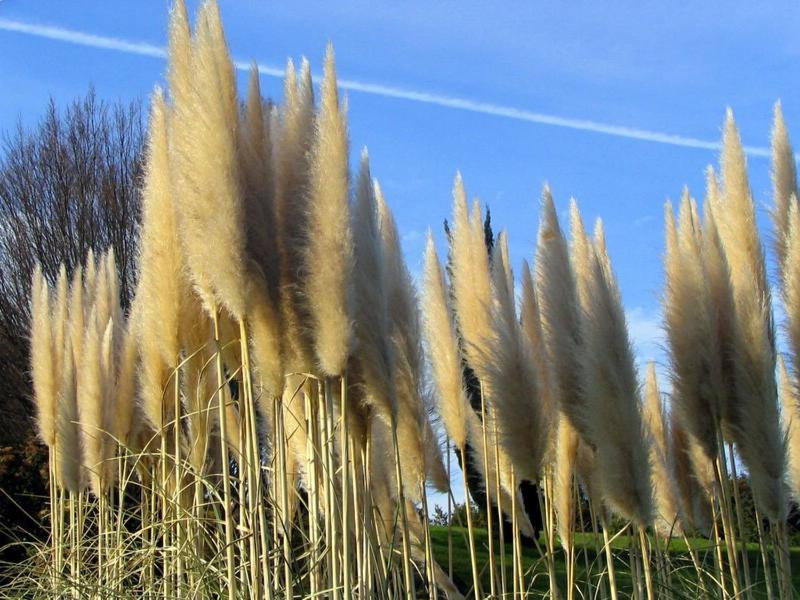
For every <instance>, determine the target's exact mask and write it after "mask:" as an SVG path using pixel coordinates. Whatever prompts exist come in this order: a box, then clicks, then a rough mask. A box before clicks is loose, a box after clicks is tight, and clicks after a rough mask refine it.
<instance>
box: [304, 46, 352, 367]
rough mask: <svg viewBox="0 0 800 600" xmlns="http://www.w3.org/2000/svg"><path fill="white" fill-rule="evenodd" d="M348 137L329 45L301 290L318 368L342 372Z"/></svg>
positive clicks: (347, 278)
mask: <svg viewBox="0 0 800 600" xmlns="http://www.w3.org/2000/svg"><path fill="white" fill-rule="evenodd" d="M347 154H348V140H347V123H346V120H345V115H344V113H343V111H342V109H341V107H340V106H339V93H338V91H337V83H336V66H335V62H334V55H333V48H332V47H331V46H328V49H327V51H326V54H325V76H324V79H323V82H322V94H321V100H320V109H319V115H318V118H317V130H316V135H315V138H314V146H313V149H312V158H311V166H310V170H311V174H310V181H309V207H308V230H309V239H308V245H307V247H306V252H305V256H304V264H305V269H306V281H305V290H306V294H307V299H308V307H309V313H310V315H311V321H312V323H313V331H314V346H315V347H314V349H315V353H316V357H317V362H318V366H319V368H320V369H321V371H322V372H323V373H324V374H326V375H340V374H341V373H342V372H343V371H344V369H345V366H346V362H347V358H348V356H349V353H350V349H351V343H352V335H353V333H352V323H351V319H352V303H353V298H352V277H353V236H352V231H351V229H350V205H349V201H348V198H349V196H348V194H349V185H350V184H349V175H348V158H347Z"/></svg>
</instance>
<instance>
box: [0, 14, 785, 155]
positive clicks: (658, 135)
mask: <svg viewBox="0 0 800 600" xmlns="http://www.w3.org/2000/svg"><path fill="white" fill-rule="evenodd" d="M0 31H9V32H14V33H21V34H25V35H31V36H36V37H40V38H45V39H50V40H55V41H60V42H66V43H70V44H76V45H79V46H85V47H89V48H97V49H101V50H113V51H116V52H124V53H126V54H136V55H139V56H149V57H152V58H165V57H166V49H165V48H164V47H163V46H156V45H154V44H149V43H147V42H135V41H129V40H125V39H121V38H116V37H108V36H102V35H96V34H93V33H85V32H82V31H75V30H72V29H65V28H63V27H56V26H51V25H39V24H35V23H26V22H24V21H16V20H12V19H3V18H0ZM253 64H254V63H252V62H246V61H234V65H235V67H236V68H237V69H238V70H242V71H246V70H249V69H250V68H251V66H252V65H253ZM256 65H257V67H258V72H259V73H261V74H262V75H266V76H269V77H279V78H280V77H283V75H284V70H283V69H281V68H278V67H272V66H268V65H263V64H258V63H256ZM317 79H319V78H318V77H317ZM339 87H340V88H341V89H344V90H349V91H353V92H360V93H364V94H372V95H375V96H382V97H384V98H395V99H398V100H408V101H410V102H419V103H422V104H430V105H434V106H441V107H445V108H452V109H456V110H463V111H468V112H473V113H479V114H484V115H490V116H495V117H504V118H508V119H514V120H517V121H524V122H527V123H536V124H539V125H551V126H553V127H562V128H565V129H574V130H578V131H586V132H589V133H600V134H605V135H613V136H615V137H621V138H627V139H632V140H639V141H644V142H653V143H656V144H666V145H670V146H680V147H683V148H697V149H700V150H712V151H719V150H720V148H721V146H720V144H719V142H710V141H707V140H701V139H698V138H693V137H687V136H682V135H675V134H670V133H663V132H658V131H650V130H647V129H638V128H635V127H626V126H623V125H611V124H608V123H599V122H597V121H591V120H588V119H574V118H569V117H560V116H557V115H549V114H545V113H539V112H534V111H530V110H524V109H520V108H514V107H510V106H503V105H500V104H494V103H492V102H479V101H477V100H471V99H469V98H457V97H454V96H447V95H442V94H435V93H431V92H425V91H418V90H409V89H405V88H399V87H394V86H388V85H382V84H379V83H370V82H367V81H356V80H352V79H340V80H339ZM744 150H745V152H746V153H747V154H748V155H750V156H766V157H768V156H770V150H769V148H762V147H757V146H745V148H744ZM799 156H800V155H795V158H798V157H799Z"/></svg>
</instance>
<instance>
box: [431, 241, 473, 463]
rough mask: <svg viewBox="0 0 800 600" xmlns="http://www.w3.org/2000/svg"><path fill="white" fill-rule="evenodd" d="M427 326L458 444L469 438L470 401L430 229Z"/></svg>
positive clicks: (446, 416) (448, 422)
mask: <svg viewBox="0 0 800 600" xmlns="http://www.w3.org/2000/svg"><path fill="white" fill-rule="evenodd" d="M424 281H425V285H424V294H423V304H422V306H423V311H422V314H423V326H424V331H425V340H426V342H427V345H428V356H429V358H430V362H431V369H432V371H433V381H434V384H435V386H436V390H437V395H436V397H437V405H438V408H439V414H440V415H441V417H442V422H443V423H444V427H445V429H446V430H447V434H448V435H449V436H450V439H451V440H453V443H454V444H455V445H456V447H457V448H464V446H465V444H466V442H467V411H468V410H470V409H469V405H468V403H467V396H466V391H465V389H464V381H463V376H462V366H461V356H460V354H459V351H458V339H457V338H456V332H455V326H454V323H453V317H452V314H451V312H450V307H449V305H448V302H447V297H448V296H447V287H446V284H445V281H444V273H443V272H442V266H441V263H440V262H439V257H438V256H437V254H436V247H435V246H434V243H433V237H432V235H431V233H430V232H428V241H427V245H426V248H425V278H424Z"/></svg>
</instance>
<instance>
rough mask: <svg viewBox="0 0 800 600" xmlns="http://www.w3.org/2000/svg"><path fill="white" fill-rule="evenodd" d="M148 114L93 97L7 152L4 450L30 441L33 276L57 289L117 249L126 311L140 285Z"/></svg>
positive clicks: (3, 183)
mask: <svg viewBox="0 0 800 600" xmlns="http://www.w3.org/2000/svg"><path fill="white" fill-rule="evenodd" d="M143 132H144V123H143V120H142V111H141V106H140V104H139V103H138V102H134V103H131V104H107V103H105V102H103V101H102V100H99V99H98V98H97V96H96V94H95V92H94V90H93V89H90V90H89V92H88V93H87V95H86V96H85V97H84V98H82V99H79V100H76V101H74V102H73V103H71V104H70V105H69V106H67V107H66V108H65V109H64V110H59V108H58V107H57V106H56V104H55V102H54V101H52V100H51V101H50V103H49V105H48V107H47V110H46V113H45V115H44V117H43V118H42V119H41V121H40V122H39V123H38V124H37V125H36V126H34V127H32V128H27V127H25V126H23V124H22V123H20V124H19V125H18V126H17V127H16V129H15V130H14V131H13V132H10V133H7V134H5V135H4V137H3V140H2V151H0V402H2V410H1V411H0V445H2V444H6V443H15V442H19V441H21V439H22V438H23V437H24V436H25V435H26V434H27V433H28V432H29V431H30V427H29V426H30V419H29V417H30V415H31V414H32V412H33V411H32V410H31V408H30V403H29V395H30V380H29V376H28V328H29V327H28V324H29V318H30V314H29V311H30V304H29V302H30V301H29V296H30V284H31V273H32V271H33V268H34V265H35V264H36V263H37V262H38V263H39V264H41V265H42V271H43V272H44V274H45V277H46V278H47V280H48V281H50V282H51V283H52V282H54V281H55V279H56V277H57V275H58V269H59V265H60V264H61V263H62V262H63V263H64V264H65V265H66V268H67V272H68V273H69V274H71V273H72V271H73V270H74V268H75V267H76V266H78V265H79V264H81V263H82V262H83V259H84V257H85V256H86V253H87V252H88V251H89V249H90V248H93V249H96V250H101V251H102V250H104V249H106V248H108V247H109V246H111V247H113V248H114V252H115V254H116V259H117V265H118V269H119V274H120V277H121V295H122V302H123V305H127V303H128V301H129V299H130V296H131V292H132V289H133V284H134V276H135V273H134V263H135V256H136V245H137V235H138V223H139V209H140V193H139V185H138V184H139V178H140V172H141V151H142V138H143Z"/></svg>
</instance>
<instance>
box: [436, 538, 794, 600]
mask: <svg viewBox="0 0 800 600" xmlns="http://www.w3.org/2000/svg"><path fill="white" fill-rule="evenodd" d="M495 535H496V534H495ZM475 537H476V540H475V543H476V547H477V555H478V569H479V570H480V572H481V580H482V585H483V586H484V591H485V594H486V595H487V596H488V595H489V594H488V592H489V568H488V556H489V552H488V547H489V544H488V536H487V533H486V530H484V529H477V530H476V532H475ZM431 538H432V543H433V551H434V555H435V558H436V560H437V561H438V562H439V564H440V565H441V566H442V569H443V570H444V571H445V572H448V569H449V561H448V535H447V527H437V526H433V527H431ZM506 542H509V540H506ZM652 543H653V542H652V539H651V545H652ZM689 543H690V544H691V546H692V549H693V550H694V551H695V556H696V557H697V559H698V562H699V564H700V567H701V571H702V572H704V573H705V574H704V576H703V577H702V580H703V583H704V584H705V586H706V589H707V590H708V591H709V592H710V594H711V596H710V597H720V594H719V591H720V590H719V587H718V585H717V584H716V583H715V581H714V578H715V577H716V570H715V566H714V555H715V547H714V545H713V543H712V542H710V541H709V540H707V539H705V538H693V539H690V540H689ZM452 544H453V552H452V573H453V580H454V581H455V582H456V584H457V585H458V587H459V588H460V589H461V590H462V591H464V592H465V591H466V590H467V589H469V588H471V587H472V575H471V566H470V558H469V544H468V541H467V535H466V529H465V528H461V527H453V528H452ZM539 544H540V547H541V548H542V550H543V551H544V550H545V544H544V537H543V536H540V538H539ZM575 545H576V563H577V564H576V580H577V584H578V587H579V592H578V593H576V598H580V597H581V595H582V594H583V595H584V597H592V598H593V597H595V594H597V593H598V590H597V586H598V584H600V585H603V586H607V576H606V565H605V558H604V557H605V554H604V552H603V547H602V538H601V545H599V546H597V545H596V542H595V537H594V536H593V535H591V534H581V533H578V534H576V541H575ZM497 546H498V544H497V542H495V555H496V559H495V561H496V564H497V573H498V579H499V577H500V571H501V569H500V553H499V552H498V551H497ZM612 546H613V548H614V558H615V560H614V566H615V569H616V573H617V586H618V589H619V591H620V593H621V596H622V597H625V598H628V597H630V596H631V595H632V591H633V586H632V581H631V577H630V572H631V569H630V538H629V537H628V536H623V535H621V536H619V537H617V538H616V539H615V540H614V541H613V543H612ZM662 549H663V542H662ZM598 553H599V554H600V558H599V559H598ZM747 554H748V561H749V566H750V584H751V588H750V589H751V591H752V597H753V598H767V597H768V595H767V588H766V585H765V577H764V569H763V565H762V561H761V552H760V549H759V546H758V544H755V543H753V544H748V545H747ZM790 554H791V564H792V574H793V582H794V587H795V589H796V590H800V547H793V548H791V550H790ZM723 555H724V548H723ZM772 559H773V557H772V556H770V568H771V570H772V571H771V573H772V579H773V591H774V593H775V596H776V597H777V592H778V588H777V579H776V572H775V563H774V562H773V560H772ZM726 560H727V559H726ZM740 560H741V557H740ZM522 562H523V568H524V569H525V571H526V573H527V576H526V586H527V587H528V592H529V594H530V597H542V596H545V595H546V594H547V593H548V592H549V580H548V575H547V562H546V560H545V559H544V558H543V557H542V555H541V554H540V553H539V551H538V550H537V549H536V548H535V547H532V548H527V547H526V548H524V549H523V560H522ZM505 563H506V565H505V567H506V579H507V583H508V584H507V588H508V590H509V594H510V592H511V591H512V589H513V587H512V583H511V582H512V561H511V544H510V543H506V547H505ZM659 563H660V564H666V565H668V567H669V568H668V569H666V570H667V571H668V572H669V576H668V577H660V576H658V575H657V573H656V570H657V568H658V567H657V566H658V564H659ZM650 564H651V570H652V571H653V577H654V584H655V585H656V586H657V587H660V588H661V589H662V590H663V591H664V594H663V596H662V597H664V598H691V599H698V598H702V597H704V593H703V589H702V587H701V584H700V581H699V578H698V575H697V569H696V568H695V566H694V564H693V562H692V559H691V555H690V553H689V552H688V549H687V545H686V542H685V541H684V540H683V539H675V540H673V541H672V542H671V544H670V547H669V551H668V552H667V553H664V554H663V558H662V559H661V560H660V561H659V560H658V559H657V558H656V557H655V556H652V557H651V561H650ZM555 569H556V576H557V578H558V584H559V588H560V590H561V591H562V593H563V592H564V590H565V586H566V562H565V555H564V552H563V551H562V550H561V548H560V546H558V542H556V549H555ZM587 572H588V573H591V577H587ZM725 576H726V581H727V583H728V585H729V586H730V576H729V573H728V572H727V571H726V572H725ZM742 580H743V581H742V585H743V586H744V583H745V582H744V577H742ZM597 597H598V598H600V597H602V594H598V595H597Z"/></svg>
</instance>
